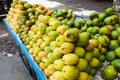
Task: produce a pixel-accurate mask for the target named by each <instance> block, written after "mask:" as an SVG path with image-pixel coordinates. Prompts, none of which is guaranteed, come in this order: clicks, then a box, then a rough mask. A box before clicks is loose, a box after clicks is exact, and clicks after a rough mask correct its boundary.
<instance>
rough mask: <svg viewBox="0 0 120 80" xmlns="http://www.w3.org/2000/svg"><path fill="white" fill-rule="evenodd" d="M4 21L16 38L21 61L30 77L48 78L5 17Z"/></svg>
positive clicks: (41, 79)
mask: <svg viewBox="0 0 120 80" xmlns="http://www.w3.org/2000/svg"><path fill="white" fill-rule="evenodd" d="M3 22H4V25H5V27H6V28H7V30H8V31H9V33H10V35H11V36H12V38H13V39H14V40H15V43H16V46H17V49H18V55H19V57H20V59H21V62H22V63H23V66H24V68H25V70H26V72H27V73H28V75H29V77H30V80H46V77H45V76H44V74H43V72H42V71H41V70H40V69H39V68H38V66H37V65H36V63H35V62H34V61H33V60H32V58H31V56H30V54H29V52H28V51H27V49H26V47H25V46H24V44H23V43H22V41H21V40H20V38H19V37H18V35H17V34H16V33H15V32H14V31H13V30H12V29H11V28H10V26H9V24H8V23H7V22H6V20H5V19H3Z"/></svg>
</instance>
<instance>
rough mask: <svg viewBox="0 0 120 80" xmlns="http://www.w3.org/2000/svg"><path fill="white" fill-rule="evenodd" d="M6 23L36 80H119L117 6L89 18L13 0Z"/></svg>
mask: <svg viewBox="0 0 120 80" xmlns="http://www.w3.org/2000/svg"><path fill="white" fill-rule="evenodd" d="M3 22H4V24H5V26H6V28H7V30H8V31H9V32H10V34H11V36H12V37H13V39H14V40H15V42H16V46H17V49H18V52H19V56H20V58H21V61H22V63H23V65H24V67H25V69H26V71H27V73H28V74H29V75H30V77H31V80H32V79H33V80H47V79H48V80H66V79H67V80H98V78H96V77H95V76H96V75H98V76H99V79H102V78H103V79H106V80H110V79H112V80H113V79H116V80H117V79H119V75H118V74H119V70H120V65H119V64H120V54H119V52H120V47H119V45H120V17H119V15H118V14H116V12H115V9H114V8H112V7H109V8H107V9H106V10H105V11H104V12H102V13H97V12H93V13H91V14H90V15H89V19H85V18H84V17H82V16H77V15H75V14H74V13H73V11H72V10H69V9H66V8H63V9H55V10H50V9H48V8H46V7H45V6H43V5H41V4H29V3H27V2H26V1H17V0H13V3H12V4H11V8H10V11H9V13H8V15H7V17H6V18H5V19H3Z"/></svg>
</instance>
